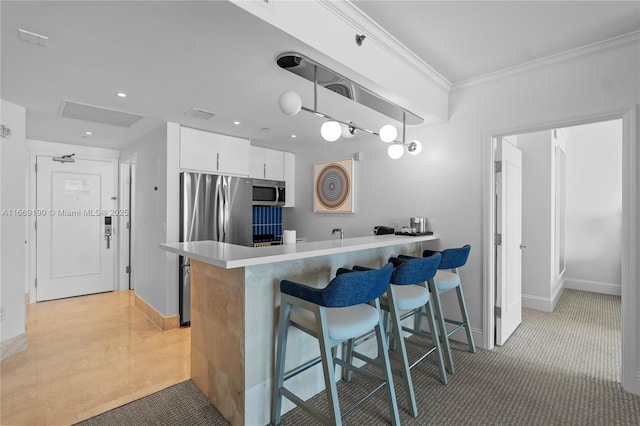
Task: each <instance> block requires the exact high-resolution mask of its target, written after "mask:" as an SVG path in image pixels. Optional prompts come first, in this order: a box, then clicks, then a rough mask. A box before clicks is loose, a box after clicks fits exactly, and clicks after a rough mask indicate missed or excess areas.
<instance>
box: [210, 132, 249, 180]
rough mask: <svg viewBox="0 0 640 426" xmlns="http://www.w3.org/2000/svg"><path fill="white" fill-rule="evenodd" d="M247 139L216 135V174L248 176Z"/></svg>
mask: <svg viewBox="0 0 640 426" xmlns="http://www.w3.org/2000/svg"><path fill="white" fill-rule="evenodd" d="M250 146H251V144H250V142H249V139H242V138H236V137H233V136H227V135H218V158H219V163H218V173H224V174H234V175H242V176H248V175H249V147H250Z"/></svg>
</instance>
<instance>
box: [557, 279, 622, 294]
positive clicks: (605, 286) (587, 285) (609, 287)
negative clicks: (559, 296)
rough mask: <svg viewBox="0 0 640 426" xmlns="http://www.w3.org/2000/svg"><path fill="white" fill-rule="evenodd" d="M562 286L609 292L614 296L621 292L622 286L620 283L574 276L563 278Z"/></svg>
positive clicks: (603, 292) (594, 291)
mask: <svg viewBox="0 0 640 426" xmlns="http://www.w3.org/2000/svg"><path fill="white" fill-rule="evenodd" d="M564 288H570V289H572V290H582V291H590V292H592V293H602V294H611V295H614V296H620V295H621V294H622V286H621V285H620V284H613V283H607V282H602V281H590V280H581V279H576V278H565V280H564Z"/></svg>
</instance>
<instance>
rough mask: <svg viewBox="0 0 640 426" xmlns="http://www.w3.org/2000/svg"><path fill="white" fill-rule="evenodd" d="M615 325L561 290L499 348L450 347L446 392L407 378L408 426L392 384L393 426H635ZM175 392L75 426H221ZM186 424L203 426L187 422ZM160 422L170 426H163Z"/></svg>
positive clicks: (378, 403) (637, 404)
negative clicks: (397, 420)
mask: <svg viewBox="0 0 640 426" xmlns="http://www.w3.org/2000/svg"><path fill="white" fill-rule="evenodd" d="M620 324H621V318H620V298H619V297H615V296H608V295H601V294H595V293H586V292H580V291H575V290H566V291H565V292H564V294H563V296H562V298H561V300H560V302H559V304H558V306H557V308H556V311H555V312H554V313H547V312H542V311H535V310H531V309H524V310H523V323H522V325H521V326H520V327H519V328H518V329H517V330H516V332H515V333H514V335H513V336H512V337H511V338H510V339H509V341H508V342H507V344H506V345H505V346H503V347H500V348H497V349H496V350H493V351H480V352H478V353H477V354H471V353H469V352H467V350H466V346H465V345H461V344H455V343H454V345H453V349H454V362H455V365H456V373H455V374H453V375H450V376H449V384H448V385H446V386H445V385H442V384H441V383H440V382H439V380H438V371H437V367H436V364H435V361H434V360H433V357H429V358H427V359H426V360H425V361H423V362H422V363H421V364H419V365H418V366H417V367H415V368H414V369H413V370H412V374H413V379H414V386H415V389H416V390H415V391H416V398H417V400H418V408H419V411H420V415H419V417H418V418H413V417H411V416H410V415H409V414H408V409H407V404H406V399H405V395H404V390H403V388H402V386H400V383H399V380H397V379H396V392H397V397H398V404H399V408H400V416H401V421H402V424H405V425H423V424H454V425H459V424H509V425H551V424H557V425H611V424H629V425H638V424H640V397H638V396H635V395H631V394H629V393H627V392H626V391H624V390H622V388H621V386H620V383H619V380H620V356H621V355H620ZM368 384H369V383H368V382H362V381H359V380H358V379H354V381H353V382H352V383H350V384H346V383H344V382H340V383H339V385H338V392H339V393H340V398H341V402H342V403H343V406H347V405H348V403H349V401H350V400H353V399H354V398H356V397H357V396H358V395H359V394H360V393H361V392H362V391H364V390H365V388H364V387H365V386H367V385H368ZM177 386H182V388H181V389H180V392H179V395H178V396H176V393H175V392H174V394H172V397H171V398H163V399H160V401H161V402H160V403H158V402H157V401H153V400H152V398H154V397H155V398H156V399H157V398H158V394H163V393H166V392H170V391H171V389H172V388H169V389H168V390H165V391H161V392H158V394H154V395H151V396H149V397H147V398H143V399H142V400H139V401H134V402H133V403H131V404H128V405H129V406H131V405H133V404H140V403H141V402H142V404H144V405H143V406H142V407H143V408H144V411H140V410H138V409H135V407H130V409H129V410H128V411H129V412H130V413H132V414H130V415H132V416H134V417H133V418H131V419H127V418H123V417H118V413H120V414H121V413H122V412H123V410H125V409H126V407H127V406H125V407H121V408H118V409H115V410H112V411H110V412H108V413H105V414H102V415H100V416H97V417H94V418H93V419H90V420H89V421H87V422H86V423H83V424H92V425H115V424H223V423H222V422H221V419H220V417H219V414H217V413H216V414H215V416H214V415H213V414H211V411H209V409H208V407H206V403H205V408H202V405H201V404H200V405H198V406H197V407H198V408H197V409H196V408H194V409H193V410H191V411H194V413H186V412H185V411H189V410H185V409H184V408H185V406H186V404H189V403H192V401H191V402H184V401H182V400H183V399H185V398H186V399H189V400H193V399H198V398H199V401H200V402H201V398H202V397H203V396H202V394H201V393H200V392H199V391H198V389H197V388H196V387H195V385H193V383H192V382H190V381H187V382H184V383H183V384H180V385H177ZM198 394H199V395H198ZM324 400H325V397H324V394H320V395H317V396H316V397H315V398H314V399H313V401H314V403H316V405H317V406H319V407H323V406H324ZM205 401H206V399H205ZM171 404H177V406H178V407H181V408H179V409H178V408H176V409H175V410H173V412H174V413H180V415H179V416H178V417H177V418H178V419H180V420H179V421H178V420H176V419H177V418H176V416H170V417H167V414H162V410H169V411H172V409H171ZM192 407H193V406H192ZM386 407H387V406H386V402H385V401H384V397H383V395H382V393H380V394H379V395H376V396H375V397H374V398H372V399H370V400H369V401H367V402H366V403H365V404H363V406H362V407H361V408H359V409H358V410H356V411H354V412H353V413H352V414H350V415H349V416H348V417H347V418H345V420H344V423H345V424H348V425H374V424H388V416H387V410H386ZM214 411H215V410H214ZM136 413H139V414H136ZM205 413H206V414H205ZM192 414H203V415H204V417H203V416H200V417H197V418H195V419H193V418H192V417H191V416H192ZM136 416H137V418H135V417H136ZM154 416H157V417H155V418H154ZM169 418H171V419H173V420H174V421H177V422H171V423H166V422H165V420H168V419H169ZM123 422H124V423H123ZM282 424H283V425H296V426H298V425H312V424H317V423H316V422H315V420H313V419H312V418H311V417H309V416H308V415H307V414H306V413H305V412H303V411H302V410H300V409H296V410H293V411H291V412H289V413H287V414H286V415H285V416H283V421H282Z"/></svg>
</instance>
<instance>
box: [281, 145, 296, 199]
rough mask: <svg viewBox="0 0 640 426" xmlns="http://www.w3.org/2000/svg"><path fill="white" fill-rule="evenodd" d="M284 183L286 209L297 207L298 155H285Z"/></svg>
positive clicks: (288, 153)
mask: <svg viewBox="0 0 640 426" xmlns="http://www.w3.org/2000/svg"><path fill="white" fill-rule="evenodd" d="M284 182H285V190H286V191H287V192H286V194H285V203H284V206H285V207H295V205H296V198H295V196H296V155H295V154H294V153H292V152H285V153H284Z"/></svg>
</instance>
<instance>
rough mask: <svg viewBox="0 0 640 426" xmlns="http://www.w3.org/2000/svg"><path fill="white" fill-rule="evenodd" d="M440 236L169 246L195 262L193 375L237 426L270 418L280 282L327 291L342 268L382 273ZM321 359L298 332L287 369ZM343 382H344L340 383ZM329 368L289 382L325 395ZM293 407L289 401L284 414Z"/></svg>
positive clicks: (308, 339) (302, 390) (293, 332)
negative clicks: (391, 261) (396, 259)
mask: <svg viewBox="0 0 640 426" xmlns="http://www.w3.org/2000/svg"><path fill="white" fill-rule="evenodd" d="M434 240H438V236H437V235H429V236H419V237H407V236H395V235H381V236H371V237H361V238H347V239H344V240H329V241H320V242H308V243H299V244H292V245H283V246H272V247H256V248H252V247H243V246H236V245H232V244H226V243H219V242H214V241H200V242H192V243H171V244H162V245H161V248H163V249H165V250H168V251H171V252H174V253H177V254H181V255H183V256H188V257H190V258H191V377H192V379H193V381H194V382H195V383H196V385H197V386H198V387H199V388H200V389H201V390H202V392H203V393H204V394H205V395H207V397H208V398H209V400H210V401H211V403H212V404H213V405H214V406H215V407H216V408H217V409H218V410H219V411H220V412H221V413H222V415H223V416H224V417H225V418H226V419H227V420H229V421H230V422H231V424H233V425H266V424H268V423H269V420H270V401H271V387H272V380H273V371H274V362H275V346H276V345H275V341H276V337H277V336H276V330H277V325H278V324H277V322H278V309H279V306H280V280H282V279H285V278H286V279H289V280H293V281H298V282H301V283H305V284H308V285H312V286H318V287H323V286H325V285H326V284H327V283H328V282H329V281H330V280H331V278H333V277H334V276H335V272H336V270H337V269H338V268H340V267H351V266H353V265H354V264H358V265H363V266H370V267H380V266H382V265H383V264H385V263H386V262H387V259H388V258H389V257H391V256H397V255H399V254H407V255H414V256H420V255H421V253H422V250H423V248H428V247H426V246H425V247H423V243H425V242H429V241H434ZM318 355H319V348H318V344H317V341H316V340H314V339H312V338H311V337H309V336H308V335H306V334H304V333H301V332H299V330H295V329H292V330H291V331H290V332H289V341H288V348H287V365H288V366H289V367H290V366H294V365H299V364H301V363H302V362H304V361H308V360H311V359H313V358H315V357H316V356H318ZM338 377H339V376H336V379H337V378H338ZM323 383H324V380H323V378H322V369H321V365H317V366H315V367H314V368H312V369H311V370H310V371H308V372H306V373H304V374H301V375H300V376H297V377H295V378H293V379H291V380H290V381H288V382H287V386H288V387H291V388H292V389H293V390H295V391H296V393H297V394H298V395H300V396H303V397H305V398H310V397H312V396H313V395H315V394H317V393H318V392H320V391H322V390H323V389H324V384H323ZM291 408H293V404H291V403H289V402H288V401H287V400H286V399H285V400H284V403H283V412H285V411H288V410H290V409H291Z"/></svg>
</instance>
